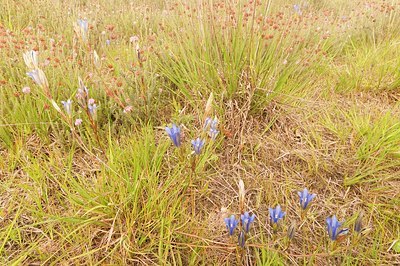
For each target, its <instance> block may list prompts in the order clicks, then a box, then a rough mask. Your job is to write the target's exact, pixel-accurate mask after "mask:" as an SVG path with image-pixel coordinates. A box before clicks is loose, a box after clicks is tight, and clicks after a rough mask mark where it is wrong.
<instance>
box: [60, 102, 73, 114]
mask: <svg viewBox="0 0 400 266" xmlns="http://www.w3.org/2000/svg"><path fill="white" fill-rule="evenodd" d="M61 103H62V105H63V106H64V110H65V112H66V113H67V114H68V115H71V113H72V101H71V100H70V99H68V100H67V101H61Z"/></svg>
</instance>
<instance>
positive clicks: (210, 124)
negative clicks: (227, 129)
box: [203, 117, 219, 140]
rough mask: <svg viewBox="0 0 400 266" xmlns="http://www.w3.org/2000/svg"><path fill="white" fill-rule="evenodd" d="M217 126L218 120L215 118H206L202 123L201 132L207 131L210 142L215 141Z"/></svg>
mask: <svg viewBox="0 0 400 266" xmlns="http://www.w3.org/2000/svg"><path fill="white" fill-rule="evenodd" d="M217 125H218V119H217V118H214V119H212V118H210V117H207V118H206V121H205V123H204V127H203V130H204V131H207V130H208V135H209V136H210V137H211V139H212V140H215V139H216V137H217V135H218V133H219V131H218V129H217Z"/></svg>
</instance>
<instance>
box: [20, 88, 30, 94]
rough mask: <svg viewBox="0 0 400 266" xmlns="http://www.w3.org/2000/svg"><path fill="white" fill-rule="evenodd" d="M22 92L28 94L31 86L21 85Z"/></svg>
mask: <svg viewBox="0 0 400 266" xmlns="http://www.w3.org/2000/svg"><path fill="white" fill-rule="evenodd" d="M22 93H23V94H29V93H31V88H29V87H23V88H22Z"/></svg>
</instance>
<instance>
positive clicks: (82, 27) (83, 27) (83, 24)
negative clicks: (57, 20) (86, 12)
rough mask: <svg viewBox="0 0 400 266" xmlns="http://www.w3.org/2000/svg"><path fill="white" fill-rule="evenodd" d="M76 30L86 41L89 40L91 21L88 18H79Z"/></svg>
mask: <svg viewBox="0 0 400 266" xmlns="http://www.w3.org/2000/svg"><path fill="white" fill-rule="evenodd" d="M75 32H76V33H77V34H79V35H80V36H81V37H82V40H83V41H84V42H86V41H87V38H88V33H89V23H88V21H87V20H86V19H78V20H77V23H76V25H75Z"/></svg>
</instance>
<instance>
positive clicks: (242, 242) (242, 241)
mask: <svg viewBox="0 0 400 266" xmlns="http://www.w3.org/2000/svg"><path fill="white" fill-rule="evenodd" d="M238 242H239V246H240V247H242V248H244V245H245V244H246V234H245V233H244V232H243V231H240V233H239V237H238Z"/></svg>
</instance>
